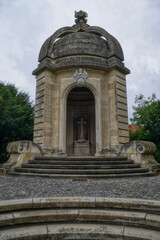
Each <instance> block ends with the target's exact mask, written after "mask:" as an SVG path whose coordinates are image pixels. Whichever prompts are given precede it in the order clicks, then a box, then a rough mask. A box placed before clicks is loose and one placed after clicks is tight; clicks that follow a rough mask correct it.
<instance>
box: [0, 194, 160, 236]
mask: <svg viewBox="0 0 160 240" xmlns="http://www.w3.org/2000/svg"><path fill="white" fill-rule="evenodd" d="M86 223H87V224H86ZM0 226H1V228H0V239H2V240H11V239H12V240H13V239H16V240H20V239H30V240H35V239H38V240H41V239H43V240H44V239H85V240H86V239H97V240H98V239H99V240H100V239H101V240H106V239H117V240H118V239H119V240H123V239H126V240H127V239H134V240H159V236H160V201H153V200H140V199H123V198H95V197H88V198H87V197H85V198H80V197H75V198H73V197H64V198H58V197H56V198H33V199H20V200H9V201H1V202H0Z"/></svg>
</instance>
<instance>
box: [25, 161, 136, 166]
mask: <svg viewBox="0 0 160 240" xmlns="http://www.w3.org/2000/svg"><path fill="white" fill-rule="evenodd" d="M28 163H29V164H30V163H31V164H54V165H117V164H132V163H134V161H133V160H126V161H115V162H114V161H100V160H99V161H93V160H92V161H91V160H90V161H80V160H76V161H61V160H59V161H57V160H56V161H53V160H29V161H28Z"/></svg>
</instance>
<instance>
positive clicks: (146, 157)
mask: <svg viewBox="0 0 160 240" xmlns="http://www.w3.org/2000/svg"><path fill="white" fill-rule="evenodd" d="M155 151H156V145H155V144H154V143H153V142H148V141H140V140H135V141H131V142H129V143H126V144H125V145H124V146H123V147H122V149H121V155H123V156H126V157H128V159H131V160H134V162H135V163H140V164H141V165H142V166H143V167H148V168H149V170H151V171H154V172H156V173H158V172H160V164H159V163H158V162H157V161H156V160H155V159H154V157H153V153H154V152H155Z"/></svg>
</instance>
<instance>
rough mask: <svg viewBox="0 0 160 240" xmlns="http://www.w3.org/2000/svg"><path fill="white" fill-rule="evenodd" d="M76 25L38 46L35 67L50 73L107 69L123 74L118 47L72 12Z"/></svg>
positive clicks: (123, 69) (120, 50)
mask: <svg viewBox="0 0 160 240" xmlns="http://www.w3.org/2000/svg"><path fill="white" fill-rule="evenodd" d="M75 17H76V19H75V22H76V24H75V25H73V26H72V27H63V28H60V29H59V30H57V31H56V32H55V33H53V35H51V36H50V37H49V38H48V39H47V40H46V41H45V42H44V44H43V45H42V47H41V50H40V53H39V62H40V64H39V66H38V69H36V70H35V71H34V72H33V74H35V73H36V72H37V70H38V71H39V70H40V69H41V68H44V67H47V68H50V69H52V70H56V69H61V68H69V67H84V66H85V67H94V68H97V69H104V70H107V69H110V68H112V67H117V68H118V69H119V70H121V71H122V72H124V73H125V74H128V73H129V70H128V69H127V68H126V67H125V66H124V63H123V61H124V56H123V51H122V48H121V45H120V43H119V42H118V41H117V39H116V38H114V37H113V36H112V35H110V34H109V33H108V32H107V31H106V30H104V29H103V28H100V27H96V26H89V25H88V24H87V19H86V17H87V14H86V13H85V12H83V11H79V12H75Z"/></svg>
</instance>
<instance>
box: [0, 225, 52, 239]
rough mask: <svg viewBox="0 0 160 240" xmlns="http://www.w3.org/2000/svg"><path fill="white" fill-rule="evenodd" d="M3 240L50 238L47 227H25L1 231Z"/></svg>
mask: <svg viewBox="0 0 160 240" xmlns="http://www.w3.org/2000/svg"><path fill="white" fill-rule="evenodd" d="M0 236H1V240H13V239H18V240H19V239H26V240H44V239H47V237H48V232H47V228H46V225H42V224H41V225H39V226H25V227H18V228H9V229H4V230H0Z"/></svg>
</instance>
